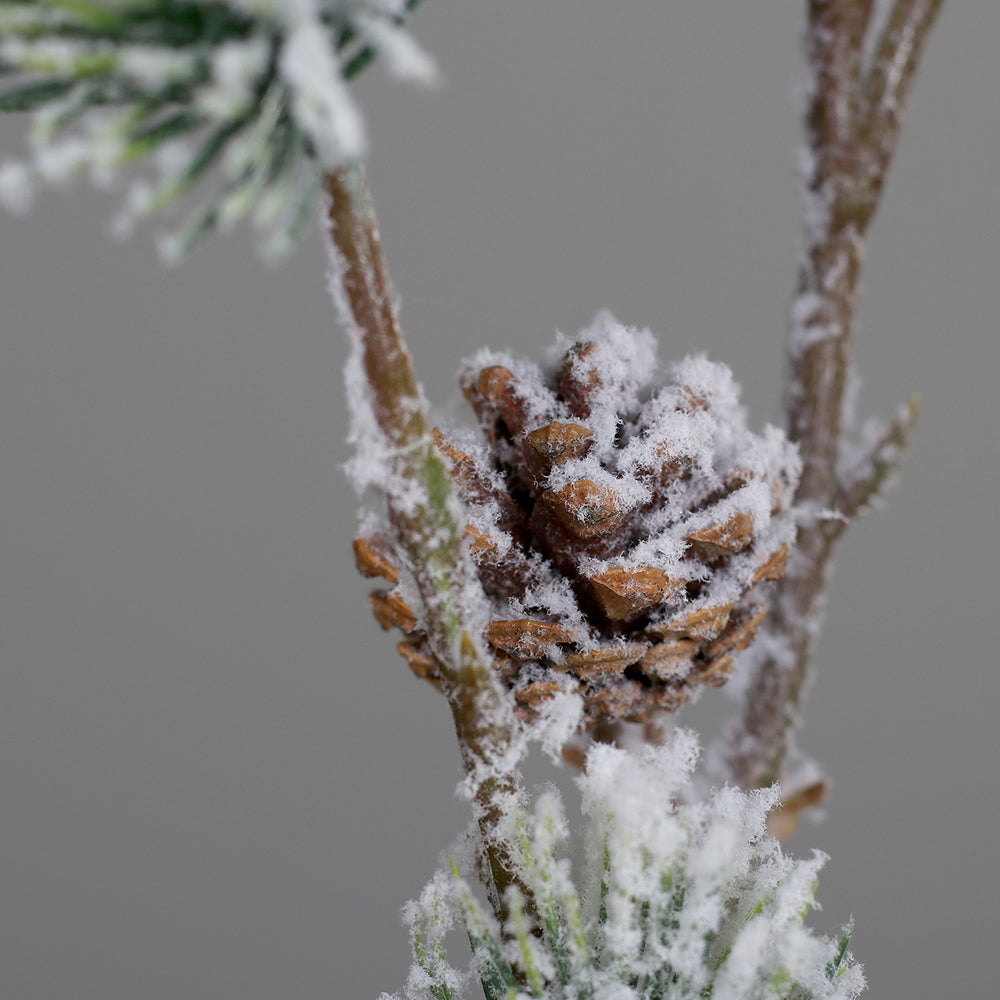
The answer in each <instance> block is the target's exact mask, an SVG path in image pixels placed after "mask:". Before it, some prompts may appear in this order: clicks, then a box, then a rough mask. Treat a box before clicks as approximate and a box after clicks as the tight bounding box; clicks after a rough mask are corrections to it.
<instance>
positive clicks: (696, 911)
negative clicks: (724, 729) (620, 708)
mask: <svg viewBox="0 0 1000 1000" xmlns="http://www.w3.org/2000/svg"><path fill="white" fill-rule="evenodd" d="M697 753H698V748H697V740H696V738H695V736H694V734H693V733H690V732H688V731H685V730H679V731H676V732H675V734H674V736H673V737H672V739H671V741H670V742H669V743H668V744H667V745H666V746H664V747H657V748H652V747H647V748H645V751H644V753H643V754H642V756H641V757H640V756H634V755H631V754H629V753H626V752H625V751H622V750H619V749H617V748H613V747H609V746H606V745H595V746H594V747H592V749H591V751H590V755H589V757H588V761H587V771H586V774H585V775H584V776H583V777H581V778H580V779H578V780H579V784H580V788H581V791H582V795H583V811H584V822H583V823H582V824H574V827H575V828H576V829H578V830H581V831H582V832H581V837H582V842H581V843H580V844H578V845H574V844H573V843H568V842H567V841H568V832H567V831H568V824H567V822H566V817H565V813H564V809H563V804H562V802H561V800H560V797H559V793H558V792H557V791H555V790H554V789H546V790H543V791H542V792H541V793H540V794H539V795H537V797H536V799H535V803H534V807H533V809H532V811H531V813H530V815H527V816H525V817H524V818H523V819H521V820H520V821H518V822H516V823H515V824H514V827H515V828H514V829H513V830H512V831H511V833H510V835H509V836H510V839H511V845H510V847H511V856H512V857H514V858H515V859H516V863H517V864H518V865H519V868H520V872H519V875H520V883H521V885H523V886H525V887H526V888H527V889H528V890H529V891H530V892H531V894H532V896H533V900H534V906H533V908H530V909H529V908H526V907H524V906H523V904H522V902H521V900H520V897H519V890H515V891H513V892H511V893H509V897H508V899H509V903H510V913H511V915H510V918H509V920H508V921H507V925H506V926H503V927H501V926H499V925H498V924H497V923H496V921H495V920H494V919H493V917H492V916H491V915H489V914H488V913H487V911H486V910H485V908H484V907H483V906H482V905H481V904H480V902H479V901H478V899H477V897H476V895H475V893H474V891H473V889H472V888H471V886H470V885H469V884H468V883H467V882H466V881H465V879H464V878H463V877H462V876H461V875H460V874H459V871H458V868H457V866H456V865H455V864H454V863H453V865H452V872H451V873H450V874H449V873H448V872H445V871H441V872H438V874H437V875H436V876H435V877H434V879H432V881H431V882H430V883H429V884H428V885H427V887H426V888H425V889H424V892H423V894H422V895H421V897H420V899H419V900H417V901H415V902H412V903H410V904H408V906H407V907H406V908H405V909H404V919H405V920H406V922H407V924H408V925H409V926H410V930H411V935H412V943H413V952H414V959H415V960H414V964H413V967H412V970H411V973H410V977H409V981H408V983H407V988H406V989H405V990H404V992H403V993H402V994H400V995H398V996H397V997H396V998H386V997H385V996H383V1000H400V998H405V1000H432V998H433V1000H444V998H451V1000H457V998H459V997H462V996H465V997H471V996H473V995H475V993H477V992H478V986H477V982H478V983H481V984H482V989H483V991H484V992H485V995H486V997H487V1000H507V998H515V997H516V998H522V997H524V998H526V997H529V996H530V997H538V998H548V1000H562V998H565V1000H585V998H592V1000H654V998H663V1000H668V998H669V1000H685V998H690V1000H695V998H697V1000H702V998H706V997H711V1000H747V998H750V997H753V998H761V1000H765V998H767V1000H820V998H830V1000H833V998H837V1000H848V998H852V997H857V996H858V995H859V994H860V993H861V992H862V990H863V989H864V985H865V984H864V977H863V975H862V973H861V969H860V967H859V966H858V965H857V964H856V963H855V962H854V960H853V958H852V956H851V955H850V954H849V953H848V952H847V945H848V942H849V939H850V931H851V928H850V926H848V927H847V928H845V930H844V932H843V933H842V934H841V935H840V936H839V938H838V939H836V940H830V939H827V938H824V937H820V936H818V935H816V934H814V933H813V932H812V931H811V930H810V929H809V928H808V927H806V926H805V919H806V917H807V915H808V914H809V912H810V910H811V909H812V908H813V907H814V905H815V904H814V903H813V897H814V894H815V891H816V878H817V873H818V871H819V869H820V867H821V866H822V864H823V861H824V860H825V858H824V857H823V855H821V854H818V853H816V854H814V855H813V856H812V857H811V858H810V859H808V860H804V861H797V860H794V859H792V858H789V857H786V856H785V855H784V854H783V853H782V851H781V847H780V846H779V844H778V842H777V841H776V840H774V839H773V838H771V837H770V836H768V835H767V833H766V817H767V813H768V810H769V809H771V808H772V806H773V805H774V804H775V802H776V800H777V797H778V792H777V789H773V788H772V789H765V790H756V791H752V792H742V791H738V790H736V789H732V788H722V789H719V790H716V791H714V792H712V793H711V794H710V795H709V796H708V798H707V799H706V800H705V801H702V802H698V803H696V804H681V802H682V801H683V799H684V797H685V793H686V792H688V791H689V790H690V775H691V770H692V768H693V766H694V763H695V759H696V757H697ZM580 848H582V849H580ZM457 927H464V930H465V931H466V932H467V935H468V939H469V941H470V942H471V945H472V960H471V963H470V966H469V968H468V969H467V970H464V969H463V970H459V969H457V968H455V967H454V966H452V965H451V964H450V962H449V961H448V955H447V951H446V937H447V934H448V932H449V931H450V930H452V929H454V928H457Z"/></svg>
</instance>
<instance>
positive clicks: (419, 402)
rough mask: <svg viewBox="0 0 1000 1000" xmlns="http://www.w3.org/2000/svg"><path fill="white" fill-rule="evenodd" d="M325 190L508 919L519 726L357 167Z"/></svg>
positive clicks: (346, 298) (332, 176) (395, 502)
mask: <svg viewBox="0 0 1000 1000" xmlns="http://www.w3.org/2000/svg"><path fill="white" fill-rule="evenodd" d="M325 187H326V193H327V195H328V196H329V212H328V216H327V227H326V234H327V236H328V238H329V241H330V244H331V246H332V248H333V250H334V251H335V262H336V267H337V274H336V275H335V279H336V281H337V283H338V286H339V288H338V289H336V290H337V291H339V293H340V295H339V298H340V300H341V301H340V304H341V306H342V312H343V313H344V314H345V315H344V320H345V325H346V326H347V327H348V333H349V335H351V336H353V337H356V338H357V340H358V344H359V346H360V350H361V355H362V361H363V367H364V371H365V375H366V376H367V382H368V386H369V390H370V397H371V405H372V409H373V411H374V415H375V420H376V422H377V424H378V428H379V430H380V431H381V434H382V435H383V437H384V439H385V442H386V444H387V446H388V451H389V453H390V454H391V456H392V459H391V461H392V469H391V475H392V479H393V480H394V481H396V482H400V483H405V484H406V490H405V493H404V495H397V494H396V493H394V492H393V491H392V490H389V491H388V492H387V503H388V508H389V517H390V520H391V522H392V525H393V528H394V529H395V532H396V534H397V537H398V539H399V542H400V545H401V548H402V550H403V552H404V553H405V555H406V556H407V560H408V565H409V568H410V570H411V572H412V574H413V578H414V581H415V583H416V586H417V589H418V590H419V592H420V596H421V598H422V599H423V605H424V617H425V629H426V632H427V635H428V638H429V639H430V642H431V645H432V648H433V650H434V654H435V656H436V658H437V660H438V662H439V665H440V670H441V675H442V677H443V678H444V682H445V693H446V695H447V697H448V703H449V705H450V707H451V711H452V716H453V718H454V722H455V730H456V733H457V735H458V741H459V745H460V747H461V752H462V759H463V764H464V766H465V769H466V772H467V773H468V774H469V775H470V776H471V778H472V780H473V784H474V786H475V798H474V801H475V804H476V818H477V822H478V825H479V828H480V831H481V833H482V840H483V850H484V860H485V862H486V866H487V868H488V871H489V879H488V880H487V881H488V882H489V883H492V884H488V889H489V891H490V897H491V902H492V904H493V907H494V909H495V911H496V912H497V915H498V918H501V919H502V917H503V915H504V893H505V890H506V888H507V887H508V886H509V885H511V884H512V882H514V880H515V878H514V874H513V866H512V864H511V859H510V857H509V851H508V849H507V848H505V847H504V846H503V841H502V839H501V837H500V836H499V835H498V831H499V830H500V828H501V825H502V822H503V820H504V818H505V816H506V815H507V814H508V813H509V811H510V809H511V807H512V806H513V805H514V804H515V803H516V801H517V797H518V779H517V771H516V766H517V760H516V759H514V760H511V757H512V756H514V755H513V754H512V739H513V735H514V727H515V721H514V716H513V713H512V711H511V708H510V706H509V705H508V703H507V699H506V697H505V694H504V692H503V691H502V690H501V688H500V686H499V684H498V682H497V680H496V678H495V676H494V674H493V673H492V671H491V670H490V666H489V661H488V658H487V657H486V655H485V654H484V653H483V652H482V651H481V650H480V648H479V646H478V643H477V641H476V639H475V638H474V636H476V635H478V631H477V630H475V629H474V628H473V627H472V625H471V623H470V622H468V621H467V620H466V617H467V611H466V609H465V607H464V606H463V596H464V597H465V598H466V599H467V598H468V597H469V596H470V595H471V594H472V593H473V591H472V589H471V588H474V587H478V582H477V581H476V580H475V577H474V574H471V573H470V572H468V571H467V558H466V555H465V553H464V551H463V547H462V531H461V524H460V521H459V519H458V516H459V511H460V508H459V506H458V501H457V499H456V498H455V495H454V491H453V489H452V484H451V477H450V475H449V472H448V469H447V466H446V464H445V462H444V459H443V458H442V456H441V453H440V452H439V451H438V448H437V446H436V445H435V444H434V440H433V437H432V434H431V427H430V424H429V422H428V420H427V414H426V406H425V403H424V400H423V397H422V394H421V392H420V388H419V385H418V383H417V380H416V375H415V373H414V369H413V362H412V358H411V355H410V352H409V349H408V348H407V346H406V342H405V339H404V337H403V331H402V328H401V326H400V324H399V319H398V316H397V310H396V301H395V294H394V291H393V288H392V283H391V280H390V278H389V271H388V267H387V264H386V260H385V255H384V254H383V252H382V246H381V240H380V237H379V230H378V225H377V222H376V219H375V213H374V209H373V207H372V201H371V196H370V193H369V190H368V184H367V180H366V178H365V173H364V170H363V168H362V167H361V166H360V165H352V166H348V167H344V168H342V169H340V170H337V171H333V172H331V173H329V174H328V175H327V176H326V180H325ZM469 603H471V604H472V605H473V606H474V605H475V603H476V602H475V601H474V600H472V601H471V602H469Z"/></svg>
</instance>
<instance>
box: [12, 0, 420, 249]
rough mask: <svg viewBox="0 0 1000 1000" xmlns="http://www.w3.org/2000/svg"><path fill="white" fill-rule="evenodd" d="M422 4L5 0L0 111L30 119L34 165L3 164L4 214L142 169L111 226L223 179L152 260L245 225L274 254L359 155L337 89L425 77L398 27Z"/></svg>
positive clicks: (353, 116)
mask: <svg viewBox="0 0 1000 1000" xmlns="http://www.w3.org/2000/svg"><path fill="white" fill-rule="evenodd" d="M418 2H419V0H73V2H72V3H68V2H64V0H26V2H6V0H5V2H2V3H0V111H30V112H34V126H33V129H32V131H31V136H30V139H31V147H32V149H31V156H30V158H29V159H28V160H27V161H24V162H21V161H13V160H8V161H6V162H4V163H0V202H4V203H6V204H7V205H8V207H10V208H11V209H13V210H15V211H19V210H20V211H23V210H25V209H27V208H28V207H29V205H30V204H31V202H32V200H33V197H34V194H35V193H36V191H37V189H38V188H39V187H41V186H44V185H60V184H63V183H66V182H68V181H71V180H73V179H76V178H79V177H85V178H89V179H90V180H91V181H93V182H94V183H96V184H98V185H101V186H105V185H108V184H109V183H110V182H112V181H114V180H116V179H117V177H118V175H119V174H120V173H122V172H123V171H124V170H125V169H126V168H128V167H132V166H133V165H135V164H137V163H139V162H140V161H141V162H143V163H145V164H146V165H147V166H148V167H149V168H150V169H149V170H148V171H147V172H146V174H145V175H144V176H141V177H140V176H135V177H133V178H132V182H131V184H130V186H129V188H128V191H127V194H126V197H125V200H124V204H123V205H122V207H121V209H120V211H119V212H118V214H117V216H116V218H115V219H114V220H113V225H112V229H113V231H114V232H116V233H117V234H119V235H126V234H128V233H129V232H130V231H131V229H132V228H133V227H134V225H135V223H136V221H137V220H138V219H141V218H143V217H147V216H152V215H157V214H159V213H161V212H164V211H165V210H167V209H170V208H172V207H174V206H175V205H176V203H177V202H178V201H179V200H180V199H182V198H183V197H184V196H186V195H188V194H189V193H191V191H192V189H194V188H195V186H196V185H198V183H199V182H201V181H202V180H204V179H206V176H207V175H209V174H210V173H211V172H213V171H214V172H215V174H216V175H217V176H218V177H219V183H217V184H216V185H215V189H214V190H212V191H210V192H209V193H208V194H207V196H206V198H205V200H204V201H203V203H202V204H201V205H200V206H198V207H197V208H196V209H194V210H193V211H192V212H191V213H190V214H189V215H188V216H187V218H186V219H185V220H184V221H183V223H182V224H181V225H180V226H179V228H177V229H176V230H175V231H174V232H172V233H171V235H169V236H167V237H164V238H163V240H162V242H161V249H162V250H163V252H164V254H165V255H166V256H167V257H168V258H176V257H178V256H181V255H182V254H184V253H185V252H186V251H187V250H188V249H189V248H190V247H191V246H192V245H193V244H194V243H195V242H196V241H197V240H198V239H199V238H200V237H201V236H202V235H203V234H204V233H205V232H207V231H209V230H212V229H217V228H218V229H223V230H225V229H228V228H230V227H231V226H232V225H234V224H235V223H236V222H237V221H239V220H240V219H243V218H244V217H246V216H248V215H250V216H252V219H253V222H254V224H255V226H256V227H257V228H258V229H259V230H261V232H262V233H265V234H267V235H266V237H265V238H264V239H263V240H262V241H261V245H262V248H263V249H264V250H265V252H266V253H268V254H269V255H279V256H280V255H281V254H283V253H285V252H287V251H288V250H289V249H290V248H291V247H292V246H293V245H294V243H295V241H296V238H297V236H298V234H299V233H300V232H301V230H302V229H303V228H304V226H305V224H306V222H307V221H309V220H310V219H311V218H312V217H313V210H314V207H315V205H316V203H317V196H318V193H319V187H320V180H321V177H322V171H323V170H324V169H328V168H330V167H333V166H336V165H337V164H339V163H341V162H344V161H346V160H350V159H355V158H357V157H359V156H360V155H362V154H363V152H364V149H365V133H364V123H363V121H362V118H361V115H360V112H359V111H358V109H357V107H356V106H355V103H354V101H353V99H352V98H351V95H350V93H349V90H348V86H347V81H349V80H350V79H352V78H353V77H354V76H356V75H357V74H358V73H360V72H361V71H362V70H363V69H364V68H365V67H366V66H368V65H369V64H370V63H371V62H372V61H373V60H374V58H375V57H376V56H377V55H379V56H381V57H382V58H383V59H384V60H385V62H386V65H387V67H388V69H389V71H390V72H392V73H394V74H396V75H399V76H403V77H407V78H410V79H417V80H423V81H429V80H431V79H433V77H434V72H435V70H434V66H433V64H432V63H431V61H430V60H429V59H428V58H427V57H426V56H425V55H424V54H423V52H422V51H421V50H420V49H419V48H418V47H417V46H416V44H415V42H414V41H413V40H412V38H411V37H410V36H409V35H408V34H406V33H405V32H404V30H403V23H404V21H405V19H406V17H407V16H408V14H409V11H410V9H412V8H413V7H414V6H416V4H417V3H418Z"/></svg>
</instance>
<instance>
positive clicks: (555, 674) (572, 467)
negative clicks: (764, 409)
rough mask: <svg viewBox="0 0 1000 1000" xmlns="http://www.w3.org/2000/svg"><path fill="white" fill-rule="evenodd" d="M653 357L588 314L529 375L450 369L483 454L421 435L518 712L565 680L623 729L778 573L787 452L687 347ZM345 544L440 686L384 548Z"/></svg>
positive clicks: (739, 630)
mask: <svg viewBox="0 0 1000 1000" xmlns="http://www.w3.org/2000/svg"><path fill="white" fill-rule="evenodd" d="M655 350H656V345H655V340H654V338H653V336H652V335H651V334H650V333H648V332H646V331H637V330H632V329H628V328H626V327H623V326H621V325H620V324H619V323H617V322H616V321H615V320H614V319H613V318H612V317H611V316H609V315H606V314H602V315H600V316H598V317H597V319H596V320H595V323H594V325H593V326H592V328H591V329H589V330H587V331H585V332H584V333H582V334H581V336H580V338H579V339H577V340H575V341H572V342H569V341H567V340H566V339H565V338H563V339H561V340H560V342H559V343H557V345H556V352H557V353H556V357H555V361H554V363H553V364H551V365H550V366H549V367H548V368H546V369H544V370H543V369H540V368H539V367H538V366H536V365H534V364H532V363H530V362H527V361H524V360H520V359H515V358H512V357H510V356H509V355H507V354H498V353H493V352H491V351H488V350H484V351H482V352H480V353H479V354H478V355H477V356H476V357H475V358H474V359H473V361H472V363H471V365H470V367H469V368H467V369H466V370H465V372H464V373H463V374H462V377H461V378H462V389H463V391H464V393H465V396H466V398H467V399H468V401H469V403H470V404H471V405H472V408H473V409H474V410H475V412H476V414H477V416H478V417H479V421H480V423H481V425H482V428H483V430H484V432H485V435H486V438H487V440H488V447H486V448H484V447H483V446H482V445H480V444H479V443H477V441H476V439H475V438H474V436H472V435H471V434H469V433H468V432H464V433H463V432H459V431H456V432H449V433H447V434H445V433H442V432H440V431H436V432H435V436H436V439H437V442H438V445H439V447H440V448H441V450H442V452H443V453H444V455H445V456H446V458H447V460H448V462H449V464H450V466H451V471H452V475H453V478H454V481H455V484H456V487H457V490H458V493H459V495H460V498H461V500H462V501H463V503H464V505H465V508H466V516H467V527H466V536H467V538H468V541H469V549H470V552H471V556H472V559H473V560H474V563H475V565H476V567H477V570H478V573H479V576H480V579H481V582H482V585H483V589H484V591H485V593H486V596H487V598H488V600H489V602H490V614H491V621H490V622H489V624H488V625H487V627H486V629H485V637H486V639H487V641H488V643H489V645H490V648H491V650H492V652H493V653H494V662H495V666H496V669H497V670H498V672H499V674H500V676H501V677H502V678H503V680H504V682H505V683H506V684H507V685H508V686H509V687H510V688H511V689H512V690H513V693H514V697H515V699H516V702H517V705H518V711H519V713H520V714H522V716H524V717H530V716H532V715H533V714H534V713H535V712H536V711H537V710H538V708H539V707H540V706H541V705H542V704H543V703H544V702H545V701H547V700H548V699H549V698H551V697H552V696H553V695H555V694H556V692H558V691H560V690H572V691H577V692H579V693H580V694H581V695H582V696H583V698H584V702H585V706H586V709H585V711H586V721H587V723H588V724H589V725H591V726H593V725H596V724H598V723H601V722H605V721H609V720H619V719H621V720H627V721H639V720H643V719H647V718H649V717H650V716H651V715H653V714H655V713H657V712H660V711H663V710H673V709H676V708H678V707H679V706H680V705H681V704H682V703H683V702H684V701H685V700H686V699H687V697H688V696H689V695H690V693H691V692H692V691H693V690H695V689H696V688H697V687H698V686H699V685H708V686H711V687H717V686H719V685H721V684H723V683H725V681H726V680H727V679H728V677H729V675H730V673H731V672H732V669H733V665H734V662H735V656H736V653H737V652H738V651H739V650H741V649H743V648H745V647H746V646H747V645H748V644H749V643H750V642H751V641H752V639H753V637H754V635H755V633H756V631H757V629H758V627H759V625H760V623H761V619H762V618H763V617H764V614H765V611H766V605H765V603H764V592H763V585H764V583H765V581H768V580H774V579H777V578H778V577H780V576H781V575H782V574H783V573H784V571H785V564H786V562H787V558H788V551H789V546H790V544H791V543H792V541H793V538H794V534H795V528H794V524H793V521H792V518H791V516H790V515H789V514H788V511H787V508H788V504H789V502H790V499H791V496H792V492H793V490H794V487H795V483H796V480H797V476H798V470H799V461H798V457H797V454H796V452H795V449H794V447H793V446H792V445H791V444H789V442H788V441H787V440H786V438H785V437H784V435H783V434H782V433H781V432H780V431H778V430H776V429H775V428H773V427H767V428H766V429H765V431H764V433H763V434H762V435H759V436H758V435H754V434H752V433H751V432H750V431H748V430H747V427H746V422H745V413H744V410H743V409H742V407H741V406H740V405H739V402H738V398H737V386H736V385H735V383H734V382H733V379H732V375H731V373H730V371H729V369H728V368H726V367H725V366H724V365H721V364H716V363H713V362H710V361H708V360H707V359H706V358H705V357H703V356H696V357H689V358H687V359H685V360H684V361H681V362H680V363H678V364H674V365H672V366H670V367H669V368H667V370H666V371H665V372H664V373H662V374H659V375H658V374H657V370H656V369H657V365H656V358H655ZM355 553H356V556H357V560H358V566H359V568H360V569H361V571H362V573H364V574H365V575H367V576H379V577H382V578H383V579H384V580H386V581H387V583H389V584H392V585H394V586H393V587H392V589H388V590H380V591H376V592H375V593H374V594H373V595H372V605H373V609H374V612H375V617H376V618H377V619H378V621H379V623H380V624H381V625H382V626H383V627H385V628H391V627H397V628H399V629H401V630H402V632H403V633H405V636H406V638H405V639H404V641H403V642H401V643H400V644H399V647H398V648H399V650H400V652H401V653H402V655H403V656H404V657H405V658H406V660H407V661H408V663H409V665H410V667H411V668H412V669H413V670H414V671H415V672H416V673H417V674H418V675H420V676H422V677H425V678H427V679H428V680H430V681H431V682H432V683H435V684H437V685H438V686H440V683H441V681H440V674H439V672H438V669H437V665H436V663H435V660H434V657H433V656H432V654H431V652H430V649H429V646H428V644H427V641H426V637H425V635H424V634H423V632H422V631H421V628H420V620H419V615H418V614H417V613H416V611H415V610H413V609H414V608H416V607H418V603H417V602H416V601H415V600H412V599H411V597H412V595H413V591H412V590H411V589H410V588H409V587H408V585H407V581H406V579H405V573H403V572H402V569H401V566H402V562H401V560H400V559H399V557H398V556H397V555H396V554H395V553H394V551H393V548H392V545H391V543H390V542H389V541H388V540H387V537H386V536H385V535H384V534H382V535H380V534H379V533H378V532H377V531H376V530H371V529H369V530H363V531H362V535H361V537H360V538H358V540H357V541H356V542H355Z"/></svg>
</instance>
